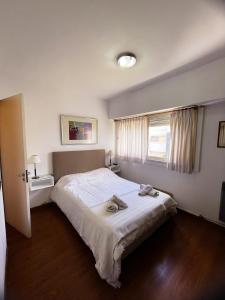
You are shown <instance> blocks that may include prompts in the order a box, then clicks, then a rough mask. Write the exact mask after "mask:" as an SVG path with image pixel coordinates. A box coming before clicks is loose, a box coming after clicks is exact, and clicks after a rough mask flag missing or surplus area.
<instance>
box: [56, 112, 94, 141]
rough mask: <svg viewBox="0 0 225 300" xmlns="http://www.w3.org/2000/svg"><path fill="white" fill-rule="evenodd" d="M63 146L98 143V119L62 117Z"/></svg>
mask: <svg viewBox="0 0 225 300" xmlns="http://www.w3.org/2000/svg"><path fill="white" fill-rule="evenodd" d="M60 122H61V141H62V145H80V144H96V143H97V127H98V124H97V119H95V118H88V117H76V116H67V115H61V116H60Z"/></svg>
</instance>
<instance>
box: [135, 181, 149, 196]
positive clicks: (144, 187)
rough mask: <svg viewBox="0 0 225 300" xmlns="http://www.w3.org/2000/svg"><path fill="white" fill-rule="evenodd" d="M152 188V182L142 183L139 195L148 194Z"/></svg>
mask: <svg viewBox="0 0 225 300" xmlns="http://www.w3.org/2000/svg"><path fill="white" fill-rule="evenodd" d="M151 190H152V186H151V185H150V184H140V191H139V193H138V195H139V196H146V195H148V194H149V193H150V191H151Z"/></svg>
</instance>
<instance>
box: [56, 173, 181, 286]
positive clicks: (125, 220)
mask: <svg viewBox="0 0 225 300" xmlns="http://www.w3.org/2000/svg"><path fill="white" fill-rule="evenodd" d="M138 191H139V185H138V184H136V183H134V182H131V181H128V180H125V179H122V178H121V177H119V176H117V175H115V174H114V173H113V172H112V171H110V170H109V169H106V168H101V169H97V170H94V171H91V172H86V173H79V174H73V175H68V176H64V177H62V178H61V179H60V180H59V181H58V183H57V184H56V185H55V187H54V189H53V191H52V194H51V198H52V200H53V201H54V202H56V203H57V205H58V206H59V207H60V209H61V210H62V211H63V212H64V213H65V215H66V216H67V217H68V219H69V220H70V222H71V223H72V225H73V226H74V227H75V229H76V230H77V231H78V233H79V234H80V236H81V237H82V239H83V240H84V241H85V243H86V244H87V245H88V246H89V247H90V249H91V250H92V252H93V254H94V257H95V260H96V265H95V266H96V269H97V270H98V273H99V275H100V276H101V278H103V279H105V280H106V281H107V282H108V283H109V284H111V285H112V286H114V287H119V286H120V283H119V280H118V279H119V275H120V272H121V256H122V254H123V252H124V249H125V247H126V246H127V245H128V244H129V243H131V242H132V241H133V240H134V239H135V238H137V237H139V236H140V235H141V234H142V233H143V232H145V231H146V230H148V229H150V228H151V227H152V226H153V225H154V223H155V222H157V221H158V220H160V218H162V217H165V216H166V215H167V214H173V213H174V212H175V210H176V209H175V207H176V202H175V201H174V200H173V199H172V198H171V197H170V196H169V195H167V194H165V193H162V192H160V193H159V196H158V197H156V198H153V197H150V196H144V197H140V196H138ZM113 194H115V195H117V196H118V197H120V198H121V199H122V200H123V201H124V202H126V203H127V205H128V208H127V209H125V210H122V211H119V212H117V213H114V214H113V213H109V212H106V210H105V206H106V201H107V200H109V198H110V197H111V196H112V195H113Z"/></svg>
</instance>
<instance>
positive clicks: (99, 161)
mask: <svg viewBox="0 0 225 300" xmlns="http://www.w3.org/2000/svg"><path fill="white" fill-rule="evenodd" d="M103 167H105V150H103V149H100V150H83V151H62V152H53V175H54V177H55V180H56V181H57V180H59V178H60V177H62V176H64V175H69V174H74V173H81V172H88V171H92V170H94V169H98V168H103Z"/></svg>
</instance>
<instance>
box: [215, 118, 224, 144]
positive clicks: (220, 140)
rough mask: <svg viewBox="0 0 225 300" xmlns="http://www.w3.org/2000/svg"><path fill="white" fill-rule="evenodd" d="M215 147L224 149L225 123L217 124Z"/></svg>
mask: <svg viewBox="0 0 225 300" xmlns="http://www.w3.org/2000/svg"><path fill="white" fill-rule="evenodd" d="M217 147H218V148H225V121H220V122H219V129H218V140H217Z"/></svg>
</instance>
